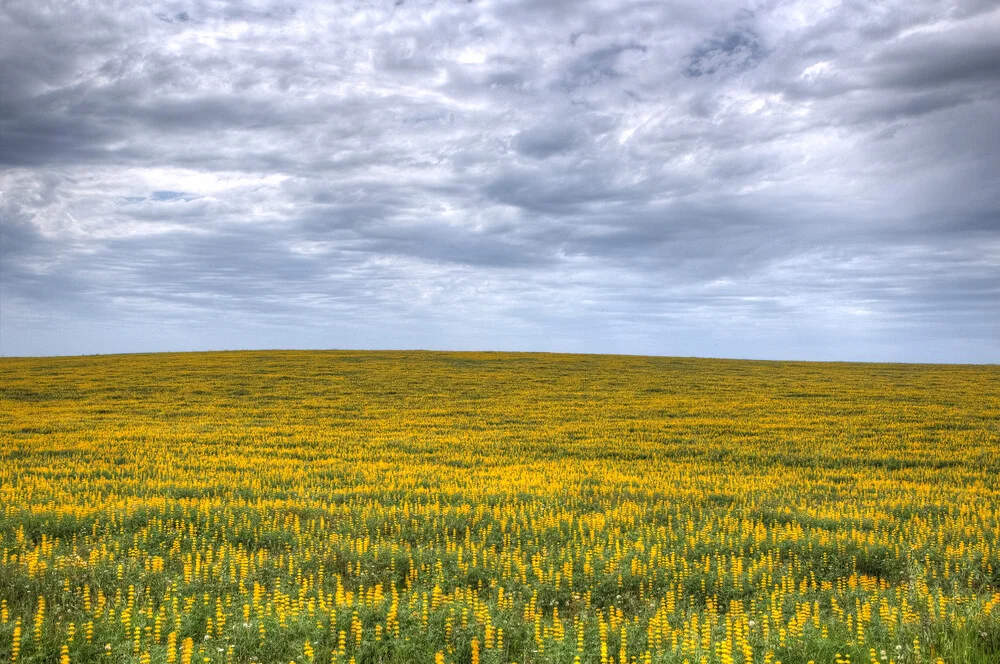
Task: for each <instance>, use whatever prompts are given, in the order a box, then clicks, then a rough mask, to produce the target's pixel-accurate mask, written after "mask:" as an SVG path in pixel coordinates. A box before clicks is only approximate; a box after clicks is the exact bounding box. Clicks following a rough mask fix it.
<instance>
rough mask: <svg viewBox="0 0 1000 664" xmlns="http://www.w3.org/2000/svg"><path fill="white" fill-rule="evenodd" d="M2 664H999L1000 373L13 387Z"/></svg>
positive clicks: (629, 372) (569, 367)
mask: <svg viewBox="0 0 1000 664" xmlns="http://www.w3.org/2000/svg"><path fill="white" fill-rule="evenodd" d="M0 556H2V558H0V601H2V606H0V614H2V615H0V661H3V662H52V663H53V664H57V663H59V664H67V663H77V662H99V663H107V664H111V663H123V662H136V663H142V664H159V663H171V664H173V663H182V664H192V663H195V664H206V663H222V662H241V663H246V662H259V663H261V664H266V663H275V664H287V663H289V662H295V663H302V662H323V663H327V662H337V663H342V664H347V663H353V664H374V663H376V662H416V663H428V664H429V663H432V662H433V663H440V662H446V663H449V664H452V663H454V664H459V663H461V664H469V663H470V662H471V663H473V664H500V663H513V662H516V663H518V664H530V663H540V662H560V663H564V664H573V663H574V662H580V663H582V664H609V663H611V662H614V663H616V664H625V663H626V662H636V663H638V664H643V663H650V662H653V663H666V662H670V663H677V664H681V663H683V662H688V663H689V664H701V663H706V664H707V663H720V664H730V663H738V662H767V663H770V664H775V663H777V662H779V661H780V662H782V663H783V664H793V663H801V664H807V663H808V662H814V663H816V664H818V663H820V662H826V663H829V664H834V663H836V664H844V663H846V662H852V663H854V664H858V663H864V664H868V663H870V662H873V663H875V664H881V663H883V662H884V663H886V664H890V663H893V664H904V663H906V664H911V663H917V662H931V663H936V662H941V661H943V662H947V663H949V664H950V663H952V662H955V663H964V662H971V663H973V664H978V663H982V664H987V663H989V664H995V663H996V662H1000V368H998V367H995V366H944V365H942V366H929V365H889V364H882V365H879V364H870V365H864V364H818V363H788V362H745V361H722V360H696V359H674V358H646V357H626V356H586V355H547V354H537V355H536V354H503V353H421V352H398V353H388V352H346V351H345V352H232V353H194V354H158V355H122V356H99V357H72V358H39V359H18V358H5V359H0Z"/></svg>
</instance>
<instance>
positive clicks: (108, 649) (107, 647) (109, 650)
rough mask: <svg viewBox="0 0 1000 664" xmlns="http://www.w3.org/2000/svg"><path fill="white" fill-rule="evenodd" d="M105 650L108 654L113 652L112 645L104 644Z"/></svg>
mask: <svg viewBox="0 0 1000 664" xmlns="http://www.w3.org/2000/svg"><path fill="white" fill-rule="evenodd" d="M104 649H105V650H107V651H108V652H111V644H110V643H105V644H104Z"/></svg>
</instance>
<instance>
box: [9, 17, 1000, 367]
mask: <svg viewBox="0 0 1000 664" xmlns="http://www.w3.org/2000/svg"><path fill="white" fill-rule="evenodd" d="M998 33H1000V8H998V3H996V2H979V1H975V2H974V1H969V2H960V3H954V2H944V1H941V2H935V1H931V0H928V1H922V2H903V1H900V2H890V3H880V4H878V5H877V6H873V5H871V4H870V3H839V4H832V5H829V6H825V5H817V4H815V3H795V2H792V3H778V4H766V5H760V4H753V5H748V4H745V3H704V2H676V3H660V4H656V3H653V4H650V3H645V2H635V3H632V2H626V3H621V2H584V3H578V2H572V3H555V2H500V3H493V4H491V3H478V2H477V3H445V2H438V3H431V2H426V3H424V2H406V3H402V4H400V3H397V4H395V5H392V4H386V5H385V6H381V7H380V6H373V7H366V8H365V7H349V6H348V5H344V4H342V3H320V2H306V3H296V4H290V3H287V2H283V1H273V2H272V1H270V0H258V1H250V2H227V1H225V0H194V1H192V2H157V3H153V4H152V5H143V4H135V3H127V2H124V1H122V2H113V1H111V0H108V1H106V2H59V3H51V4H46V3H39V2H34V1H33V2H27V1H19V0H14V1H13V2H7V3H6V4H5V5H4V6H3V8H2V9H0V34H2V35H3V39H0V169H2V171H0V187H2V190H3V199H2V201H0V350H2V352H4V353H58V352H93V351H102V352H109V351H116V350H145V349H149V350H157V349H165V348H177V349H185V350H188V349H193V348H208V347H244V346H256V347H296V346H298V347H302V346H307V347H335V346H353V347H373V346H375V347H379V346H381V347H420V346H423V347H438V348H444V347H451V348H473V347H475V348H512V349H546V350H569V351H610V352H636V353H666V354H671V353H674V354H696V355H726V356H737V357H775V356H784V357H803V358H815V359H888V360H892V359H901V360H955V361H1000V355H998V354H997V345H996V343H995V342H996V339H997V338H1000V158H998V156H997V155H998V154H1000V50H998V47H997V40H996V38H995V35H996V34H998Z"/></svg>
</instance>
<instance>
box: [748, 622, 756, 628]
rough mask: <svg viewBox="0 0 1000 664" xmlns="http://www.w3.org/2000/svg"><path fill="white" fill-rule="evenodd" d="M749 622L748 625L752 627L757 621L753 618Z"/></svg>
mask: <svg viewBox="0 0 1000 664" xmlns="http://www.w3.org/2000/svg"><path fill="white" fill-rule="evenodd" d="M747 624H748V625H750V626H751V627H753V626H754V625H756V624H757V623H755V622H754V621H752V620H751V621H750V622H748V623H747Z"/></svg>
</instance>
